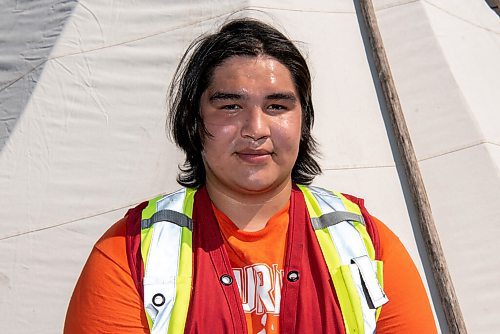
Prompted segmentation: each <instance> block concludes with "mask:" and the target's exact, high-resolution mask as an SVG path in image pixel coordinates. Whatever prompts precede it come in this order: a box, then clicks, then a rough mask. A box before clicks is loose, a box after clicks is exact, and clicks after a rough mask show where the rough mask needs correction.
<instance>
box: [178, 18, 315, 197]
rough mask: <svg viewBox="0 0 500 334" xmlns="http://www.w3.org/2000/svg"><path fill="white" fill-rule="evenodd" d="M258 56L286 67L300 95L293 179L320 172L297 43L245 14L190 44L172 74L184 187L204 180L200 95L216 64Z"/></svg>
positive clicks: (307, 79)
mask: <svg viewBox="0 0 500 334" xmlns="http://www.w3.org/2000/svg"><path fill="white" fill-rule="evenodd" d="M261 55H266V56H270V57H273V58H275V59H276V60H278V61H279V62H280V63H282V64H283V65H285V66H286V67H287V68H288V70H289V71H290V73H291V75H292V79H293V81H294V84H295V86H296V89H297V92H298V93H299V95H300V103H301V106H302V134H301V139H300V144H299V153H298V157H297V160H296V162H295V165H294V166H293V169H292V180H293V181H294V182H296V183H301V184H310V183H311V182H312V180H313V179H314V177H315V176H316V175H318V174H320V173H321V167H320V166H319V165H318V163H317V162H316V160H315V158H314V155H315V154H316V153H317V143H316V141H315V140H314V138H313V137H312V135H311V129H312V125H313V122H314V109H313V105H312V98H311V75H310V73H309V68H308V67H307V63H306V61H305V59H304V57H302V55H301V54H300V52H299V50H298V49H297V48H296V47H295V45H294V44H293V43H292V42H291V41H290V40H289V39H288V38H287V37H285V36H284V35H283V34H282V33H280V32H279V31H278V30H276V29H275V28H273V27H271V26H269V25H267V24H265V23H262V22H260V21H258V20H255V19H249V18H245V19H236V20H232V21H230V22H228V23H226V24H224V25H223V26H222V27H221V28H220V30H219V31H218V32H216V33H214V34H211V35H206V36H201V37H200V38H198V39H197V40H195V41H194V42H193V43H191V45H190V46H189V47H188V49H187V50H186V52H185V53H184V56H183V57H182V59H181V62H180V64H179V66H178V67H177V70H176V72H175V74H174V78H173V80H172V83H171V85H170V90H169V98H170V105H169V107H170V108H169V110H170V111H169V115H168V125H169V129H170V133H171V136H172V138H173V139H174V141H175V143H176V144H177V146H178V147H179V148H181V149H182V150H183V151H184V153H185V155H186V158H185V161H184V164H183V165H182V166H180V167H179V168H180V173H179V175H178V177H177V182H178V183H179V184H181V185H182V186H185V187H193V188H198V187H200V186H202V185H204V184H205V176H206V174H205V166H204V164H203V159H202V155H201V152H202V150H203V142H204V138H205V136H207V135H210V134H209V133H208V132H207V130H206V128H205V126H204V124H203V120H202V117H201V110H200V99H201V95H202V94H203V92H204V91H205V90H206V89H207V87H208V86H209V84H210V81H211V79H212V74H213V72H214V69H215V68H216V67H217V66H219V65H221V64H222V62H224V60H226V59H228V58H230V57H233V56H254V57H257V56H261Z"/></svg>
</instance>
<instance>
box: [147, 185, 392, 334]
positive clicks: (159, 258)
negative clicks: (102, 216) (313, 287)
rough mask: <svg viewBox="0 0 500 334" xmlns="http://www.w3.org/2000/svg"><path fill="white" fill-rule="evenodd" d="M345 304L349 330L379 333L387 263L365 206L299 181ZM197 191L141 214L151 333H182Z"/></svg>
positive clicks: (161, 200) (158, 202)
mask: <svg viewBox="0 0 500 334" xmlns="http://www.w3.org/2000/svg"><path fill="white" fill-rule="evenodd" d="M298 187H299V189H300V190H301V191H302V193H303V195H304V199H305V201H306V205H307V209H308V212H309V216H310V218H311V224H312V226H313V229H314V231H315V234H316V237H317V240H318V243H319V245H320V248H321V251H322V253H323V256H324V259H325V262H326V265H327V267H328V271H329V273H330V277H331V279H332V282H333V285H334V288H335V292H336V294H337V298H338V301H339V304H340V309H341V312H342V317H343V320H344V327H345V329H346V333H349V334H351V333H360V334H361V333H374V332H375V328H376V321H377V318H378V315H379V314H380V310H381V306H382V305H383V304H385V303H386V302H387V301H388V299H387V297H386V295H385V293H384V291H383V288H382V287H383V277H382V262H381V261H377V260H375V249H374V246H373V242H372V240H371V238H370V235H369V233H368V232H367V229H366V226H365V223H364V218H363V215H362V213H361V210H360V207H359V206H358V205H356V204H355V203H353V202H351V201H350V200H348V199H347V198H346V197H345V196H344V195H342V194H340V193H336V192H331V191H328V190H325V189H322V188H318V187H312V186H302V185H298ZM195 192H196V190H195V189H189V188H184V189H181V190H179V191H177V192H175V193H172V194H169V195H166V196H160V197H157V198H155V199H152V200H150V201H149V202H148V204H147V206H146V207H145V208H144V209H143V210H142V216H141V255H142V260H143V263H144V277H143V295H144V309H145V311H146V317H147V319H148V323H149V328H150V330H151V333H152V334H173V333H183V332H184V327H185V324H186V318H187V313H188V310H189V301H190V294H191V287H192V277H193V275H192V274H193V273H192V264H193V263H192V224H193V221H192V213H193V204H194V195H195Z"/></svg>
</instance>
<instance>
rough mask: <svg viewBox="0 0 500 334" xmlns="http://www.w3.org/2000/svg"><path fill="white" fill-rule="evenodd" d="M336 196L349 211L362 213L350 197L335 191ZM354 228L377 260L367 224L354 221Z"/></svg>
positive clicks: (371, 255)
mask: <svg viewBox="0 0 500 334" xmlns="http://www.w3.org/2000/svg"><path fill="white" fill-rule="evenodd" d="M334 194H335V195H336V196H338V197H339V198H340V200H341V201H342V204H344V207H345V208H346V210H347V211H349V212H352V213H355V214H358V215H362V213H361V209H360V208H359V206H358V205H357V204H356V203H353V202H352V201H350V200H349V199H347V198H346V197H345V196H344V195H342V194H341V193H337V192H336V193H334ZM354 228H355V229H356V230H357V231H358V232H359V234H360V235H361V238H362V239H363V242H364V244H365V247H366V251H367V253H368V256H369V257H370V259H372V260H375V248H374V247H373V242H372V238H370V234H368V231H367V230H366V226H365V225H364V224H362V223H360V222H354Z"/></svg>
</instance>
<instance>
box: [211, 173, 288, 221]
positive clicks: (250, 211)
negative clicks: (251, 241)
mask: <svg viewBox="0 0 500 334" xmlns="http://www.w3.org/2000/svg"><path fill="white" fill-rule="evenodd" d="M206 187H207V191H208V194H209V196H210V199H211V200H212V202H213V203H214V205H215V206H216V207H217V208H218V209H219V210H220V211H222V212H224V214H225V215H226V216H227V217H229V219H231V221H232V222H233V223H234V224H235V225H236V226H237V227H238V229H240V230H243V231H259V230H261V229H263V228H264V227H265V226H266V224H267V222H268V221H269V219H270V218H271V217H272V216H273V215H275V214H276V213H277V212H278V211H279V210H281V209H282V208H283V207H284V206H285V204H286V203H287V202H288V201H289V200H290V194H291V191H292V181H291V180H288V181H287V182H284V183H283V184H281V185H280V186H279V187H277V188H275V189H273V190H271V191H266V192H263V193H236V192H234V191H230V190H228V189H224V188H223V187H219V186H218V185H217V184H214V183H212V182H210V181H209V180H208V179H207V183H206Z"/></svg>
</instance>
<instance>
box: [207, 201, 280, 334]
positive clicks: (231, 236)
mask: <svg viewBox="0 0 500 334" xmlns="http://www.w3.org/2000/svg"><path fill="white" fill-rule="evenodd" d="M213 208H214V213H215V217H216V218H217V221H218V223H219V227H220V230H221V233H222V238H223V239H224V246H225V248H226V252H227V254H228V256H229V261H230V262H231V266H232V267H233V274H234V278H235V280H236V283H237V284H238V289H239V291H240V296H241V300H242V303H243V311H244V312H245V316H246V319H247V328H248V333H260V332H261V330H262V329H264V328H265V332H264V333H279V311H280V310H279V309H280V301H281V286H282V278H283V267H284V262H285V246H286V236H287V231H288V217H289V215H288V209H289V208H290V202H288V203H287V205H286V206H285V207H284V208H283V209H281V210H280V211H279V212H277V213H276V214H275V215H274V216H273V217H271V219H269V221H268V222H267V225H266V227H264V228H263V229H262V230H260V231H256V232H246V231H242V230H239V229H238V227H237V226H236V225H234V223H233V222H232V221H231V220H230V219H229V218H228V217H227V216H226V215H225V214H224V213H222V212H221V211H219V210H218V209H217V208H216V207H215V206H213Z"/></svg>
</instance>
